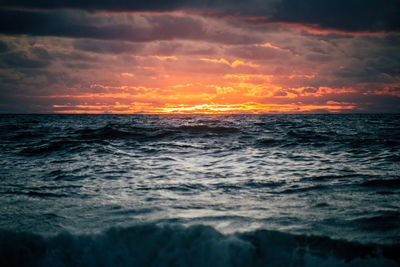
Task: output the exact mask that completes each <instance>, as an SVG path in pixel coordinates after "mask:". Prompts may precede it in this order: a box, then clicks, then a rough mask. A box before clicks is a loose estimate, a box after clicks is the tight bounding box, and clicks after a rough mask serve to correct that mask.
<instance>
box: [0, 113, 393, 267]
mask: <svg viewBox="0 0 400 267" xmlns="http://www.w3.org/2000/svg"><path fill="white" fill-rule="evenodd" d="M110 228H113V229H111V230H109V229H110ZM0 229H2V231H1V232H0V244H1V245H2V246H1V245H0V246H1V247H2V248H1V247H0V264H1V263H2V261H1V260H3V263H4V262H7V261H9V262H11V261H12V262H13V263H15V264H17V263H18V261H17V259H18V257H15V258H13V257H11V256H7V255H9V253H10V250H11V251H14V249H21V247H24V246H25V247H28V248H30V249H31V247H32V246H33V247H34V248H35V247H36V246H37V247H45V248H47V250H44V251H53V250H56V251H57V248H59V249H61V251H67V252H68V251H69V250H68V249H66V247H65V246H67V247H68V246H72V245H71V244H75V243H73V242H77V243H76V244H75V245H73V246H72V247H73V248H74V249H72V250H71V248H70V247H68V248H69V249H70V250H71V251H70V255H74V256H71V257H72V258H67V260H66V258H65V257H64V258H63V257H61V256H59V255H58V254H57V253H53V254H48V252H43V251H42V252H41V253H42V254H40V253H39V254H38V253H36V252H32V253H31V254H29V255H30V256H26V258H22V259H21V261H22V263H29V262H35V263H36V264H38V265H46V264H48V263H55V262H57V261H58V262H59V263H60V264H61V263H62V264H67V265H68V263H70V264H71V265H74V264H75V265H79V263H81V264H82V265H91V264H92V265H97V264H96V263H99V262H100V261H101V262H103V263H105V264H106V265H107V261H110V265H112V262H113V260H112V258H106V259H101V260H100V258H99V257H100V256H101V257H104V255H103V254H102V252H101V251H102V249H108V250H110V249H111V248H115V249H116V250H117V251H118V253H122V254H121V255H120V256H119V257H120V258H121V259H122V261H121V264H122V265H125V264H126V265H128V264H135V263H136V264H139V265H141V264H143V265H152V264H153V265H155V266H158V265H160V264H161V265H164V264H165V265H181V266H184V265H192V266H194V265H196V264H198V266H202V264H203V266H204V264H209V265H210V266H212V265H214V266H218V265H219V266H223V265H238V266H247V265H254V266H258V265H259V266H262V265H264V264H266V263H272V264H274V263H275V264H277V263H280V264H282V265H283V266H286V265H287V264H289V265H292V266H303V265H307V264H308V265H309V266H314V265H318V264H320V260H321V259H320V258H318V257H322V256H321V255H320V254H321V251H325V252H326V253H327V254H326V255H328V256H326V255H325V254H324V255H325V256H324V257H323V260H322V261H323V262H324V264H327V263H328V262H330V261H328V259H329V260H332V257H333V259H334V261H332V262H330V263H332V264H333V265H332V266H337V265H340V264H343V265H344V266H345V265H346V264H353V265H352V266H365V264H366V263H367V265H371V266H373V265H374V264H375V265H376V266H385V265H388V266H391V264H392V266H396V265H398V264H399V263H400V260H399V256H396V253H395V252H394V251H396V250H397V249H398V248H400V115H395V114H394V115H390V114H385V115H382V114H381V115H374V114H371V115H355V114H353V115H0ZM126 236H128V237H130V238H131V239H129V238H128V239H127V240H125V239H124V237H126ZM57 238H58V239H57ZM62 238H64V239H65V240H67V241H64V243H63V242H61V241H60V240H59V239H62ZM164 238H167V239H164ZM10 240H12V241H10ZM32 240H35V242H36V243H35V242H34V245H32V246H28V245H27V244H30V243H29V242H32ZM57 240H58V241H57ZM68 240H69V241H68ZM105 240H106V241H105ZM110 240H111V241H110ZM123 240H125V241H123ZM150 240H153V241H154V240H158V241H157V242H161V243H162V242H164V243H162V244H164V246H162V247H153V246H154V244H153V245H151V246H150V245H149V244H150V243H151V242H150ZM185 240H186V241H185ZM257 240H258V241H257ZM71 242H72V243H71ZM121 242H122V243H121ZM124 242H125V243H124ZM138 242H139V243H142V245H143V246H144V247H145V248H143V249H145V250H146V251H147V252H148V253H150V254H151V253H153V254H151V255H153V256H149V257H147V258H146V257H145V256H144V254H143V255H142V254H141V253H142V252H140V253H137V255H136V254H135V251H139V250H138V249H139V248H140V246H139V247H136V245H137V244H138ZM165 242H166V243H165ZM182 242H183V243H182ZM185 242H186V243H185ZM191 242H197V243H191ZM202 242H203V243H204V244H203V243H202ZM337 242H338V243H337ZM11 243H12V245H10V244H11ZM35 244H36V245H35ZM65 244H69V245H65ZM100 244H102V245H100ZM105 244H108V245H105ZM110 244H113V245H110ZM132 244H135V246H134V245H132ZM146 244H147V245H148V246H150V247H151V248H150V247H146ZM183 244H186V245H183ZM188 244H189V245H188ZM199 244H202V245H199ZM224 244H225V245H224ZM80 246H82V247H85V248H90V249H92V250H90V251H92V252H87V253H88V255H92V258H88V255H86V254H85V255H86V256H82V255H83V254H82V253H81V254H79V253H78V251H80V250H79V249H78V248H79V247H80ZM107 246H110V248H106V247H107ZM119 246H121V247H119ZM168 246H169V247H171V246H172V247H174V246H175V249H174V250H172V251H175V254H176V258H174V255H175V254H173V253H172V252H171V251H168V250H167V251H163V250H164V249H166V248H168ZM192 246H193V248H192ZM197 246H200V247H202V248H204V247H207V248H208V249H209V250H211V251H213V252H214V253H216V254H215V255H214V254H212V253H211V254H212V255H211V254H210V251H208V252H207V251H203V250H198V247H197ZM224 246H225V247H224ZM77 247H78V248H77ZM122 247H123V248H124V249H127V247H128V248H129V249H131V250H129V249H128V252H129V253H126V255H125V254H124V253H125V252H126V251H125V252H123V251H124V250H123V249H122ZM273 247H275V249H277V250H279V251H280V253H281V254H282V255H281V256H280V257H278V256H276V257H275V258H274V256H273V255H277V254H276V253H274V252H269V254H268V253H266V252H265V251H268V250H269V251H270V250H271V249H272V248H273ZM340 247H342V248H344V247H346V248H349V249H348V250H349V251H353V252H354V254H351V255H348V254H349V251H347V252H346V249H342V250H343V251H342V250H341V249H339V248H340ZM221 248H223V249H225V250H224V251H225V252H224V254H223V255H222V254H218V253H217V252H216V251H217V250H219V249H221ZM299 248H302V249H303V250H304V251H303V252H301V251H300V250H299ZM7 249H8V250H7ZM132 249H133V251H132ZM188 249H193V250H196V251H197V253H198V255H197V254H196V255H197V256H198V258H196V257H194V256H193V257H189V258H187V259H185V258H184V257H182V255H183V254H185V253H186V254H188V253H189V255H191V254H190V253H191V251H189V252H188V251H187V250H188ZM315 249H317V250H318V251H319V252H318V253H319V254H318V253H317V254H315V253H314V254H313V252H312V251H315ZM35 251H36V250H35ZM93 251H97V252H98V254H96V253H95V252H93ZM99 251H100V252H99ZM257 251H258V252H257ZM299 251H300V252H299ZM310 251H311V252H310ZM14 252H15V251H14ZM67 252H65V253H67ZM203 252H204V255H209V256H210V255H211V256H210V257H211V258H210V262H203V261H204V255H203V256H202V257H201V255H202V254H201V253H203ZM239 252H240V253H242V254H243V256H239V258H236V256H235V255H236V254H237V253H239ZM286 252H287V253H286ZM5 253H8V254H7V255H6V256H5ZM46 253H47V254H46ZM74 253H78V254H77V255H75V254H74ZM118 253H117V252H116V254H115V253H114V254H113V255H114V256H115V255H119V254H118ZM154 253H155V254H157V255H159V262H158V263H157V261H156V260H157V259H158V258H157V257H154V255H155V254H154ZM160 253H161V254H160ZM162 253H164V254H162ZM180 253H181V254H180ZM257 253H258V254H257ZM285 253H286V254H285ZM346 253H347V254H346ZM150 254H149V255H150ZM186 254H185V255H186ZM397 254H398V253H397ZM49 255H50V256H51V255H52V256H51V257H50V256H49ZM79 255H81V256H79ZM135 255H136V256H135ZM160 255H161V256H160ZM162 255H164V257H162ZM213 255H214V256H213ZM257 255H258V256H257ZM316 255H317V256H316ZM110 257H111V256H110ZM212 257H214V258H212ZM230 257H233V258H235V260H234V261H232V259H231V258H230ZM263 257H264V258H263ZM148 258H154V260H155V262H147V260H148ZM74 259H79V260H80V261H78V262H75V261H74ZM89 259H92V260H89ZM177 259H179V260H180V261H177ZM202 260H203V261H202ZM367 260H368V261H367ZM285 261H287V262H286V263H287V264H285ZM366 261H367V262H366ZM218 263H220V264H218ZM314 263H315V264H314ZM62 264H61V265H62ZM157 264H158V265H157ZM357 264H359V265H357ZM17 265H18V264H17Z"/></svg>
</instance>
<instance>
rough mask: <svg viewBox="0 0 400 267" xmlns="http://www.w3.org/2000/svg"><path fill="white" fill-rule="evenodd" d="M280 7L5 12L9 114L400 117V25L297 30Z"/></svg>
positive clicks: (2, 102)
mask: <svg viewBox="0 0 400 267" xmlns="http://www.w3.org/2000/svg"><path fill="white" fill-rule="evenodd" d="M187 4H188V3H187ZM15 5H16V6H18V3H16V4H15ZM188 5H189V6H190V4H188ZM270 5H271V7H274V6H273V3H272V2H271V3H268V4H265V6H259V7H258V6H257V4H255V6H254V10H253V9H246V10H248V11H246V12H247V13H248V14H247V13H246V12H244V13H243V14H242V15H240V13H238V14H236V13H235V15H233V14H230V13H229V12H228V11H227V13H225V12H222V10H223V9H221V8H220V7H219V6H215V10H213V7H212V6H210V7H209V8H207V9H196V8H188V6H185V5H184V6H182V7H176V8H166V9H165V10H163V8H161V9H159V8H156V7H154V9H153V8H152V7H151V6H149V7H148V8H147V9H145V10H137V9H136V8H135V7H134V6H127V9H126V10H123V9H120V8H118V12H116V11H115V10H113V9H112V8H111V9H110V10H107V8H104V7H102V6H101V5H100V6H99V7H98V9H97V8H96V7H92V8H93V9H94V10H93V12H86V8H88V7H85V5H83V6H82V7H77V8H76V10H71V9H69V8H68V7H69V6H68V4H66V3H65V7H64V6H62V5H61V6H60V8H59V9H57V10H53V9H51V8H50V6H49V8H46V7H44V9H42V10H38V9H34V8H32V9H30V8H27V7H26V8H25V9H22V10H20V9H18V8H14V7H13V6H12V5H11V6H10V7H6V6H5V7H4V8H2V11H1V12H2V15H3V16H2V21H1V23H2V25H11V24H16V25H19V26H18V28H12V27H7V26H4V27H2V28H1V29H2V34H1V35H0V63H1V64H0V66H1V69H0V86H1V91H0V93H1V98H0V112H2V113H31V112H33V113H151V114H152V113H325V112H398V111H400V108H399V107H400V89H399V88H400V86H399V84H400V75H399V72H398V69H399V64H400V60H399V59H398V56H397V55H399V54H400V51H399V50H400V48H399V47H400V46H399V44H400V35H399V30H398V29H397V28H396V27H397V26H387V28H374V27H375V26H374V27H372V26H371V27H369V26H368V25H367V24H365V25H364V24H360V26H358V24H356V22H352V23H353V24H354V25H352V24H349V25H348V26H347V28H346V27H344V26H342V25H340V24H338V25H333V24H332V25H331V24H329V23H328V22H327V21H325V20H324V19H323V17H322V16H321V18H320V19H321V20H320V21H308V19H307V18H296V19H290V18H288V17H284V15H282V14H286V13H287V14H289V13H290V12H292V11H291V10H285V12H286V13H282V14H281V13H279V14H278V13H276V14H275V13H270V12H271V11H268V10H270V9H269V7H270ZM234 8H235V7H234V6H233V9H234ZM238 8H239V7H238ZM279 8H283V7H282V6H279V5H278V6H276V7H275V9H279ZM285 8H286V7H285ZM258 9H260V10H263V11H265V12H266V13H265V15H263V16H262V15H259V14H258V13H257V12H255V11H256V10H258ZM251 10H253V11H254V12H253V11H251ZM271 10H273V9H271ZM122 11H123V12H122ZM57 12H58V13H57ZM282 12H283V11H282ZM245 13H246V14H245ZM253 13H254V14H253ZM256 13H257V15H256ZM57 14H63V16H58V15H57ZM252 14H253V15H252ZM0 15H1V14H0ZM316 15H317V14H316ZM318 18H319V17H316V18H315V19H318ZM360 19H361V18H360ZM48 20H52V21H53V22H54V25H53V27H54V29H53V28H51V29H50V28H47V27H48V24H46V23H44V21H48ZM26 25H33V26H32V27H31V28H29V27H27V26H26ZM68 25H75V26H74V27H77V28H76V29H75V28H71V29H70V28H69V26H68Z"/></svg>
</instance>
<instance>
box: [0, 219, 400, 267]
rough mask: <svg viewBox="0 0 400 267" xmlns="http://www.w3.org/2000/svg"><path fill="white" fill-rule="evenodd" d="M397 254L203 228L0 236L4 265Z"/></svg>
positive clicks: (357, 258)
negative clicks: (93, 233)
mask: <svg viewBox="0 0 400 267" xmlns="http://www.w3.org/2000/svg"><path fill="white" fill-rule="evenodd" d="M398 249H399V246H397V247H395V246H391V247H388V246H386V247H384V246H377V245H360V244H357V243H350V242H345V241H335V240H331V239H329V238H323V237H307V236H296V235H290V234H285V233H280V232H275V231H266V230H258V231H254V232H248V233H236V234H230V235H224V234H222V233H220V232H218V231H216V230H215V229H214V228H212V227H209V226H204V225H198V226H191V227H187V228H186V227H182V226H173V225H166V226H157V225H154V224H145V225H136V226H133V227H130V228H112V229H110V230H108V231H106V232H104V233H101V234H96V235H81V236H77V235H72V234H69V233H62V234H59V235H57V236H54V237H43V236H38V235H35V234H30V233H14V232H7V231H0V265H1V266H26V265H30V266H99V265H101V266H116V265H117V266H267V265H271V266H316V265H324V266H397V264H398V263H400V258H399V257H398V256H397V255H396V251H397V250H398Z"/></svg>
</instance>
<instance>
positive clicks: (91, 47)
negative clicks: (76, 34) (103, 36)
mask: <svg viewBox="0 0 400 267" xmlns="http://www.w3.org/2000/svg"><path fill="white" fill-rule="evenodd" d="M73 46H74V48H75V49H77V50H82V51H87V52H94V53H100V54H108V53H110V54H122V53H136V52H140V51H141V50H142V49H143V48H144V45H143V44H132V43H127V42H112V41H102V40H91V39H77V40H75V41H74V42H73Z"/></svg>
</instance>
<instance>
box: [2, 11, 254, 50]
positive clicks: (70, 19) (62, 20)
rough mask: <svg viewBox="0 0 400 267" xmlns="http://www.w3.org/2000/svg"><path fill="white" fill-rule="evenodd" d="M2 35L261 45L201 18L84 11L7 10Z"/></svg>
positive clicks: (251, 35)
mask: <svg viewBox="0 0 400 267" xmlns="http://www.w3.org/2000/svg"><path fill="white" fill-rule="evenodd" d="M0 33H3V34H13V35H15V34H28V35H32V36H60V37H71V38H91V39H101V40H119V41H130V42H151V41H161V40H175V39H181V40H201V41H208V42H217V43H227V44H246V43H252V42H257V41H260V38H259V37H257V36H255V35H254V34H251V33H246V32H245V31H243V30H240V29H234V28H232V27H227V26H224V25H223V23H220V22H217V21H214V20H206V19H204V18H201V17H198V16H191V15H174V14H162V15H160V14H123V15H121V14H106V13H96V14H88V13H85V12H83V11H71V10H68V11H67V10H59V11H31V10H29V11H28V10H4V9H3V10H0ZM92 45H93V44H92ZM109 49H110V50H113V49H114V50H115V48H112V47H109ZM117 49H118V48H117ZM119 49H121V47H120V48H119ZM125 49H127V47H125Z"/></svg>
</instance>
